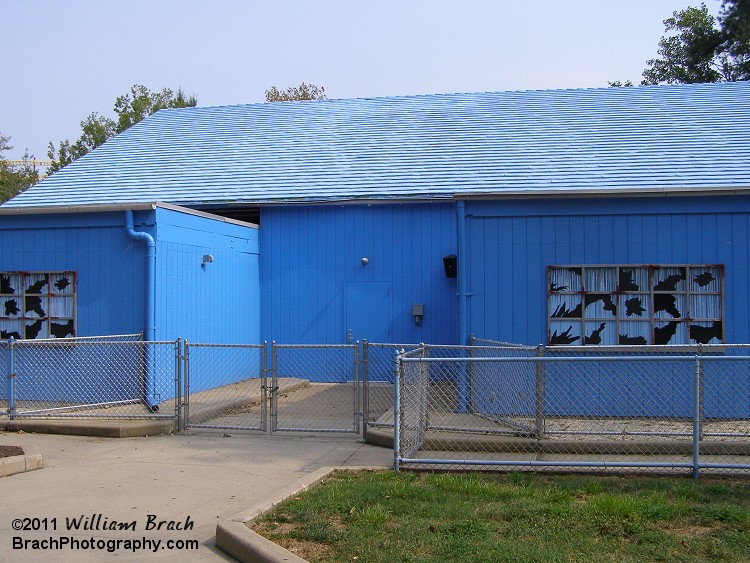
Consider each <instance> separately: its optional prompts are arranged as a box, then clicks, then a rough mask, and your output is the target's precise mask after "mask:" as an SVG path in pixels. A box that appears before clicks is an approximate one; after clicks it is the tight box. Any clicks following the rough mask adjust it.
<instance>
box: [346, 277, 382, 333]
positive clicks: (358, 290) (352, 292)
mask: <svg viewBox="0 0 750 563" xmlns="http://www.w3.org/2000/svg"><path fill="white" fill-rule="evenodd" d="M391 323H392V315H391V284H390V283H389V282H369V281H362V282H347V284H346V342H347V343H348V344H351V343H352V342H355V341H357V340H359V341H362V340H364V339H367V341H368V342H383V343H387V342H390V338H391Z"/></svg>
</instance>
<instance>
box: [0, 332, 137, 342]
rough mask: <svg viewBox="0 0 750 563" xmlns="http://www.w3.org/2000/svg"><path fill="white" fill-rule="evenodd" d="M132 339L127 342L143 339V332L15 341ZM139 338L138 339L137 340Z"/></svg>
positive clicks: (18, 340) (15, 340)
mask: <svg viewBox="0 0 750 563" xmlns="http://www.w3.org/2000/svg"><path fill="white" fill-rule="evenodd" d="M126 338H127V339H130V340H127V342H133V341H135V342H137V341H139V340H143V333H142V332H137V333H135V334H104V335H101V336H72V337H69V338H14V339H13V342H14V343H16V344H19V343H21V342H24V343H27V342H41V343H46V344H49V343H55V342H66V343H73V342H81V341H83V342H90V341H92V340H97V341H99V342H102V341H107V340H110V341H111V340H117V341H122V340H123V339H126ZM136 339H138V340H136ZM0 342H10V340H0Z"/></svg>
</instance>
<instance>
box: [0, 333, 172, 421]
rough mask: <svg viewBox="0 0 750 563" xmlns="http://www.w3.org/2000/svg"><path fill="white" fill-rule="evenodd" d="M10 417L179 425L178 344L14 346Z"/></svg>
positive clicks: (106, 340) (73, 341)
mask: <svg viewBox="0 0 750 563" xmlns="http://www.w3.org/2000/svg"><path fill="white" fill-rule="evenodd" d="M3 352H6V353H5V354H3V355H4V356H5V358H6V360H5V364H6V365H5V366H4V367H6V369H7V372H6V373H8V374H9V377H8V378H7V387H6V390H7V393H6V396H5V397H4V399H5V400H7V409H6V412H7V416H9V417H10V418H33V417H36V418H174V417H175V416H176V409H177V404H178V397H179V394H180V389H179V384H178V383H179V370H178V363H179V346H178V343H177V342H144V341H142V340H141V335H140V334H135V335H119V336H106V337H101V336H100V337H78V338H65V339H48V340H47V339H45V340H42V339H38V340H18V341H13V340H11V341H9V342H7V343H5V344H4V346H3Z"/></svg>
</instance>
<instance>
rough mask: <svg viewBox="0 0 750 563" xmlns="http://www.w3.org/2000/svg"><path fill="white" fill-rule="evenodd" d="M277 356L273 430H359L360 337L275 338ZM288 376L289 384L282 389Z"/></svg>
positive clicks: (275, 363)
mask: <svg viewBox="0 0 750 563" xmlns="http://www.w3.org/2000/svg"><path fill="white" fill-rule="evenodd" d="M271 356H272V366H271V372H272V382H271V389H272V391H273V393H272V395H271V432H278V431H296V432H308V431H321V432H354V433H359V431H360V416H361V412H362V411H361V404H360V389H359V342H357V343H355V344H342V345H335V344H320V345H296V344H276V343H275V342H274V343H273V344H272V353H271ZM282 382H284V383H285V384H286V386H287V389H289V390H288V391H286V392H283V393H282V392H277V391H278V390H279V387H280V385H281V383H282Z"/></svg>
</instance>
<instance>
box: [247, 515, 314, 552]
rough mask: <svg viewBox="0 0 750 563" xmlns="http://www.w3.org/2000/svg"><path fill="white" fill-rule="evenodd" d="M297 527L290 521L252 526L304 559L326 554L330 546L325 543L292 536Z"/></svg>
mask: <svg viewBox="0 0 750 563" xmlns="http://www.w3.org/2000/svg"><path fill="white" fill-rule="evenodd" d="M296 527H297V526H296V525H295V524H289V523H271V522H256V523H255V524H254V525H253V526H252V529H253V530H254V531H255V532H256V533H258V534H260V535H261V536H263V537H265V538H267V539H270V540H271V541H272V542H274V543H276V544H277V545H280V546H281V547H283V548H284V549H286V550H288V551H291V552H292V553H294V554H295V555H298V556H300V557H302V559H307V560H308V561H315V560H316V559H319V558H321V557H322V556H323V555H325V554H326V552H327V551H328V549H329V546H327V545H325V544H320V543H314V542H309V541H304V540H298V539H295V538H292V537H290V535H289V533H290V532H291V531H292V530H294V529H296Z"/></svg>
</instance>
